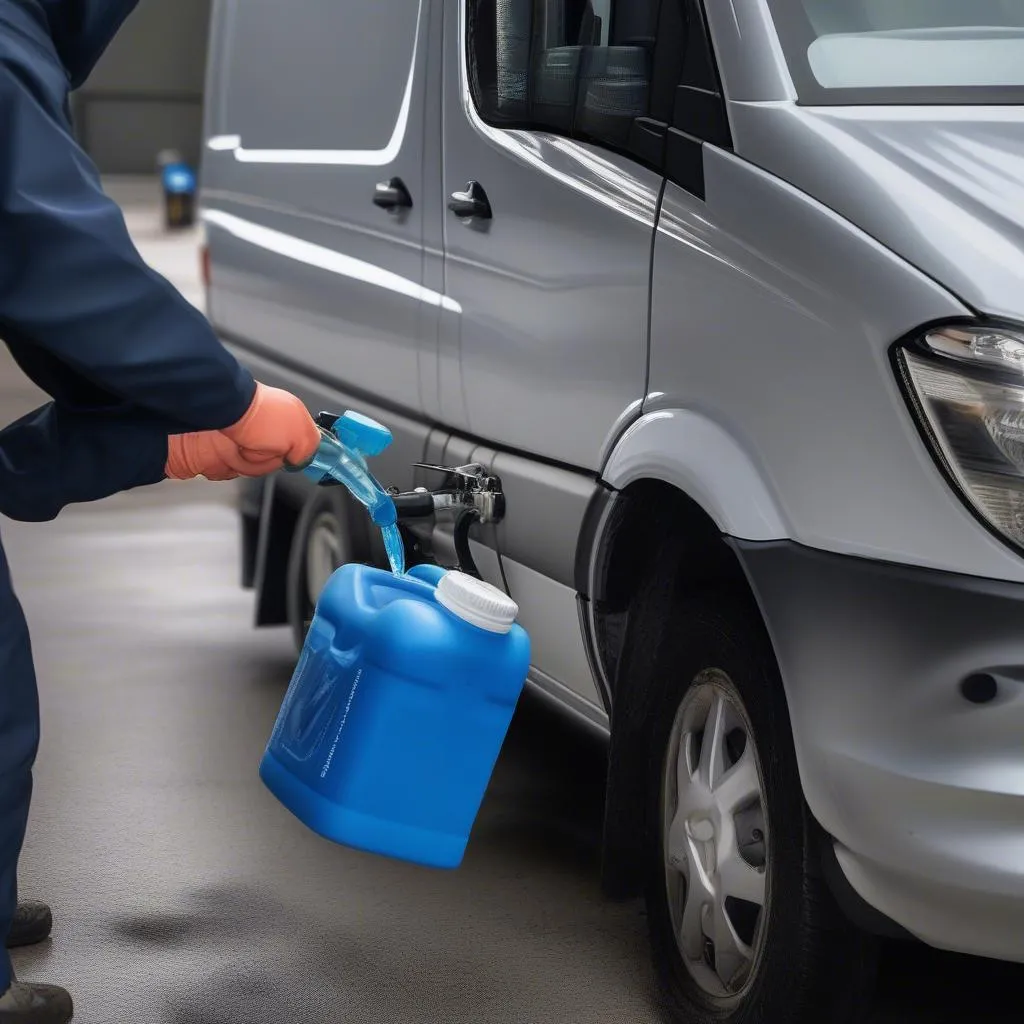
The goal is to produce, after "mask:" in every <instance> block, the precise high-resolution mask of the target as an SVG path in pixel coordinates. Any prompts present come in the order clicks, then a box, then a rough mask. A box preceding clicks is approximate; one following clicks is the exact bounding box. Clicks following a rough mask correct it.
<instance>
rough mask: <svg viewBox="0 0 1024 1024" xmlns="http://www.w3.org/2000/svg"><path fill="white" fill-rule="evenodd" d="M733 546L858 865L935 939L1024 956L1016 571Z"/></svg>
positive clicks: (877, 902) (790, 547) (1023, 678)
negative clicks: (945, 569) (1011, 575)
mask: <svg viewBox="0 0 1024 1024" xmlns="http://www.w3.org/2000/svg"><path fill="white" fill-rule="evenodd" d="M734 547H735V548H736V550H737V553H738V554H739V556H740V558H741V560H742V562H743V565H744V568H745V570H746V572H747V575H748V578H749V579H750V581H751V584H752V586H753V587H754V591H755V593H756V595H757V599H758V601H759V603H760V606H761V610H762V613H763V615H764V617H765V622H766V624H767V626H768V630H769V633H770V634H771V638H772V642H773V644H774V646H775V652H776V655H777V657H778V660H779V666H780V669H781V672H782V677H783V680H784V683H785V690H786V697H787V701H788V704H789V711H790V716H791V719H792V723H793V733H794V739H795V741H796V750H797V757H798V760H799V765H800V774H801V778H802V781H803V787H804V793H805V795H806V798H807V802H808V805H809V807H810V810H811V813H812V814H813V815H814V817H815V818H816V819H817V820H818V822H819V823H820V824H821V825H822V827H823V828H824V829H825V830H826V831H827V832H828V833H829V835H831V836H832V837H834V840H835V844H836V855H837V858H838V861H839V864H840V865H841V867H842V869H843V872H844V874H845V875H846V878H847V880H848V881H849V883H850V884H851V885H852V887H853V888H854V890H855V891H856V892H857V893H858V894H859V895H860V896H861V897H862V898H863V899H864V900H865V901H866V902H867V903H868V904H870V905H871V906H872V907H874V908H875V909H876V910H878V911H880V912H881V913H882V914H884V915H885V916H886V917H888V918H890V919H891V920H892V921H895V922H896V923H897V924H899V925H901V926H902V927H903V928H905V929H906V930H907V931H908V932H910V933H911V934H912V935H915V936H917V937H918V938H920V939H922V940H923V941H925V942H927V943H929V944H930V945H933V946H937V947H940V948H944V949H950V950H955V951H958V952H963V953H971V954H976V955H982V956H990V957H996V958H999V959H1004V960H1016V961H1024V927H1022V926H1021V922H1022V921H1024V585H1021V584H1015V583H1006V582H999V581H993V580H984V579H976V578H973V577H965V576H956V575H953V574H949V573H942V572H933V571H929V570H924V569H916V568H908V567H905V566H896V565H889V564H885V563H879V562H872V561H867V560H862V559H855V558H847V557H843V556H836V555H828V554H823V553H820V552H817V551H812V550H809V549H807V548H802V547H800V546H798V545H795V544H791V543H785V542H781V543H769V544H752V543H746V542H734ZM965 680H966V681H967V682H966V683H965Z"/></svg>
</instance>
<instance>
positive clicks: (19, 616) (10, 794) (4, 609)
mask: <svg viewBox="0 0 1024 1024" xmlns="http://www.w3.org/2000/svg"><path fill="white" fill-rule="evenodd" d="M38 745H39V696H38V694H37V692H36V675H35V670H34V668H33V666H32V646H31V643H30V641H29V636H28V626H27V625H26V623H25V616H24V614H23V613H22V610H21V605H20V603H19V602H18V599H17V597H16V596H15V594H14V589H13V587H12V586H11V576H10V570H9V568H8V565H7V557H6V555H5V554H4V551H3V546H2V544H0V936H6V935H7V932H8V930H9V929H10V925H11V920H12V919H13V917H14V909H15V907H16V906H17V902H18V882H17V878H18V856H19V854H20V853H21V844H22V842H23V840H24V838H25V826H26V823H27V821H28V807H29V800H30V798H31V796H32V764H33V762H34V761H35V757H36V749H37V747H38ZM10 983H11V970H10V961H9V959H8V957H7V953H6V950H4V949H3V948H2V943H0V993H3V992H4V991H6V989H7V988H8V987H9V986H10Z"/></svg>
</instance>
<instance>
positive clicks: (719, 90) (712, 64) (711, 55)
mask: <svg viewBox="0 0 1024 1024" xmlns="http://www.w3.org/2000/svg"><path fill="white" fill-rule="evenodd" d="M614 2H615V3H620V2H629V0H614ZM663 2H664V3H673V2H675V3H678V4H679V5H680V7H681V8H682V10H683V13H684V16H685V18H686V19H687V22H688V23H689V27H690V30H691V32H693V31H696V32H698V33H699V36H700V40H701V46H702V49H703V59H704V60H705V61H706V67H704V68H702V69H700V71H701V72H702V73H705V74H710V77H711V81H712V83H713V85H714V89H709V88H707V87H706V86H700V85H697V84H694V83H691V82H688V81H684V80H681V81H680V82H679V83H678V84H677V86H676V96H677V101H676V102H677V103H678V97H679V95H680V94H681V93H684V92H686V93H689V94H691V95H694V96H702V97H705V98H706V106H705V110H704V111H703V113H704V115H705V117H706V118H709V119H710V123H706V124H704V125H701V124H700V120H701V118H700V113H699V112H695V114H694V116H693V117H692V118H690V117H688V118H686V119H681V118H680V117H679V116H678V114H676V113H675V112H673V119H672V121H671V122H664V121H658V120H655V119H653V118H650V117H640V118H637V119H636V122H635V123H637V124H638V125H639V124H640V123H641V122H643V123H644V126H645V127H646V128H647V129H648V132H649V135H650V136H657V135H658V134H660V135H661V143H660V146H658V145H657V143H655V144H654V148H657V149H659V153H658V155H657V156H656V157H653V156H650V155H646V154H644V153H641V152H638V151H637V149H636V148H634V147H631V146H618V145H615V144H613V143H611V142H609V141H608V140H607V139H604V138H601V137H597V136H589V135H587V134H586V133H584V132H575V133H572V134H570V133H569V132H565V131H560V130H558V129H557V128H554V127H551V126H549V125H543V124H538V123H536V122H534V121H531V120H529V119H515V118H501V119H498V118H495V117H494V116H493V114H492V113H491V112H490V111H488V110H487V109H486V106H487V105H486V104H485V103H483V102H481V96H480V93H479V80H478V77H477V72H476V65H475V61H474V54H473V40H472V33H473V12H472V10H468V11H467V15H468V16H467V17H466V20H465V25H466V31H465V35H464V38H463V40H462V46H463V48H464V60H465V62H466V66H467V70H468V72H469V73H468V75H467V78H468V82H469V91H470V99H471V101H472V103H473V106H474V109H475V112H476V115H477V117H479V118H480V119H481V120H482V121H483V122H484V124H487V125H489V126H490V127H492V128H498V129H500V130H503V131H524V132H531V133H533V134H540V135H554V136H557V137H559V138H567V139H571V140H572V141H574V142H579V143H582V144H584V145H591V146H595V147H597V148H599V149H602V150H605V151H607V152H610V153H615V154H617V155H619V156H622V157H625V158H626V159H629V160H631V161H633V162H634V163H637V164H639V165H640V166H643V167H646V168H647V169H648V170H652V171H655V172H656V173H658V174H661V175H663V176H664V177H666V178H668V179H669V180H670V181H673V182H675V183H676V184H678V185H680V186H681V187H682V188H685V189H686V190H687V191H690V192H692V193H693V194H694V195H697V196H698V197H699V198H703V196H704V180H703V170H702V167H701V163H702V149H703V146H704V144H705V143H708V144H711V145H715V146H717V147H719V148H722V149H732V133H731V130H730V126H729V118H728V110H727V105H726V100H725V90H724V88H723V86H722V77H721V72H720V70H719V67H718V60H717V56H716V54H715V48H714V42H713V40H712V37H711V32H710V29H709V27H708V20H707V13H706V11H705V3H706V2H707V0H663ZM463 3H465V4H466V5H467V7H468V6H470V5H471V4H472V3H473V0H463ZM612 11H613V17H614V11H615V7H614V6H613V8H612ZM686 38H687V44H688V45H689V43H690V40H691V39H692V36H691V35H690V34H687V37H686ZM686 77H687V76H686V74H685V69H684V74H683V78H684V79H685V78H686ZM705 129H706V130H705ZM695 148H696V149H697V150H698V151H700V152H696V153H695V152H694V149H695ZM698 168H699V173H698ZM673 172H675V173H673Z"/></svg>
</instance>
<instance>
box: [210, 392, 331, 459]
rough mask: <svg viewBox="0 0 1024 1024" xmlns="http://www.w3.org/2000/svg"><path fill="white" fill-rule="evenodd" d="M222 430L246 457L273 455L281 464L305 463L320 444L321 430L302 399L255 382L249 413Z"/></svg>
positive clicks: (255, 457)
mask: <svg viewBox="0 0 1024 1024" xmlns="http://www.w3.org/2000/svg"><path fill="white" fill-rule="evenodd" d="M221 433H222V434H223V435H224V436H225V437H227V438H230V439H231V440H232V441H234V442H235V444H236V445H238V447H239V450H240V451H242V452H243V453H244V454H245V456H246V457H247V458H250V459H260V458H267V457H270V456H272V457H274V458H277V459H280V460H281V461H280V463H279V465H283V464H284V463H286V462H287V463H288V464H289V465H292V466H298V465H302V464H303V463H305V462H308V461H309V459H311V458H312V457H313V453H314V452H315V451H316V449H317V447H318V446H319V444H320V430H319V428H318V427H317V425H316V424H315V423H314V422H313V417H312V416H310V415H309V410H308V409H307V408H306V407H305V405H303V404H302V402H301V401H300V400H299V399H298V398H296V397H295V395H293V394H291V393H290V392H288V391H282V390H281V389H280V388H268V387H267V386H266V385H265V384H259V383H257V385H256V394H255V395H254V396H253V400H252V403H251V404H250V405H249V409H248V411H247V412H246V414H245V415H244V416H243V417H242V418H241V419H240V420H239V421H238V422H237V423H236V424H234V425H233V426H230V427H226V428H225V429H224V430H222V431H221Z"/></svg>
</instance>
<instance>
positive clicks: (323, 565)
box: [287, 488, 355, 648]
mask: <svg viewBox="0 0 1024 1024" xmlns="http://www.w3.org/2000/svg"><path fill="white" fill-rule="evenodd" d="M354 550H355V545H354V543H353V540H352V537H351V534H350V531H349V521H348V508H347V505H346V501H345V499H344V497H343V496H342V495H341V494H340V493H339V491H338V489H336V488H321V489H318V490H317V491H315V492H314V493H313V494H312V495H311V496H310V497H309V499H308V500H307V501H306V504H305V505H304V506H303V509H302V512H301V513H300V515H299V519H298V522H297V523H296V526H295V533H294V535H293V537H292V544H291V551H290V554H289V557H288V581H287V591H288V592H287V599H288V600H287V603H288V622H289V625H290V626H291V629H292V634H293V636H294V637H295V643H296V646H297V647H299V648H301V647H302V644H303V643H304V641H305V639H306V632H307V630H308V629H309V623H310V622H311V621H312V618H313V612H314V611H315V610H316V602H317V599H318V598H319V597H320V592H321V591H322V590H323V588H324V586H325V585H326V584H327V581H328V580H329V579H330V578H331V574H332V573H333V572H334V570H335V569H337V568H338V567H339V566H341V565H344V564H345V563H346V562H351V561H353V560H354Z"/></svg>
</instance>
